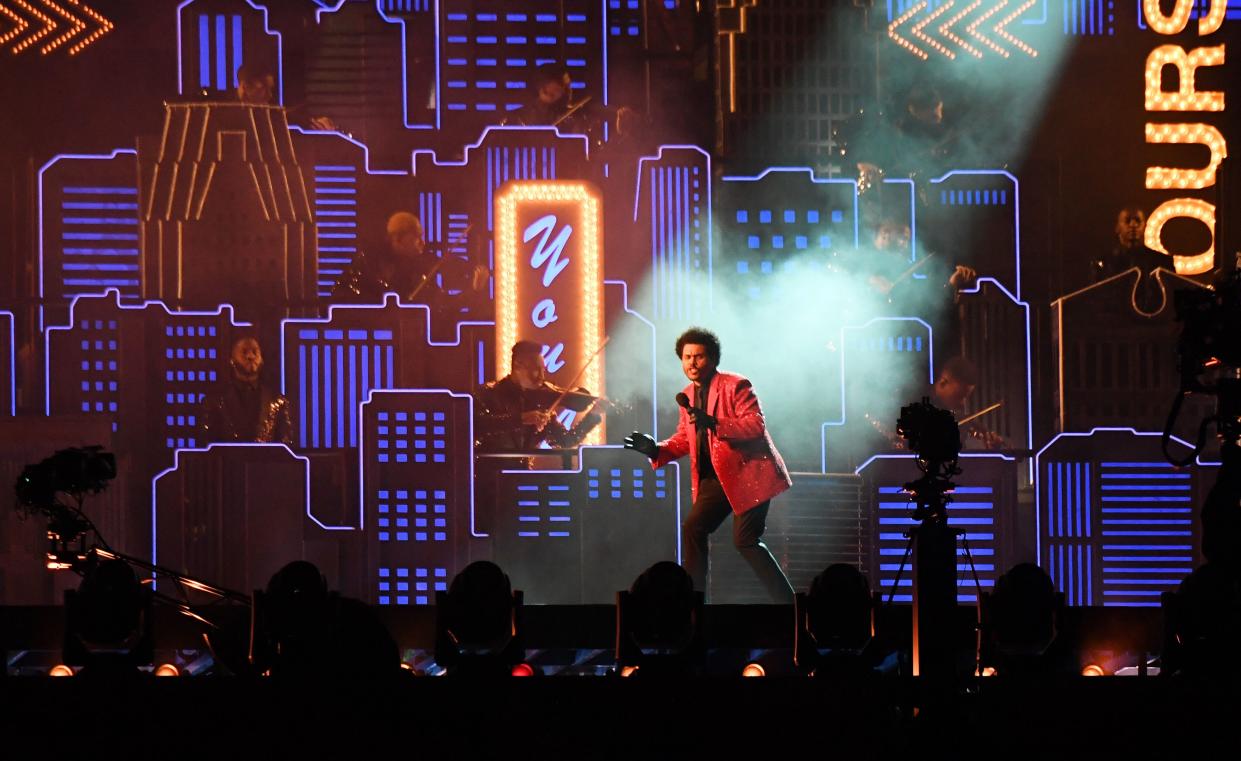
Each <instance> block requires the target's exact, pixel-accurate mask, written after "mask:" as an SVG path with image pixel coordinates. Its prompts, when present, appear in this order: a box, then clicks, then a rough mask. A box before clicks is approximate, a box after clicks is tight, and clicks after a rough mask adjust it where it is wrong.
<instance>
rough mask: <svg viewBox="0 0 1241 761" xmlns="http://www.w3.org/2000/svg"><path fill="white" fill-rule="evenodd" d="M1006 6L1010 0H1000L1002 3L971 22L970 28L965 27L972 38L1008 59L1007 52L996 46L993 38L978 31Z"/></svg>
mask: <svg viewBox="0 0 1241 761" xmlns="http://www.w3.org/2000/svg"><path fill="white" fill-rule="evenodd" d="M1006 5H1008V0H1000V2H998V3H996V5H995V6H994V7H993V8H989V9H987V12H986V13H984V14H982V15H981V16H979V17H978V18H976V19H974V20H973V21H971V22H970V24H969V26H967V27H965V31H966V32H967V33H968V34H969V35H970V36H971V37H973V38H975V39H977V40H978V41H979V42H981V43H982V44H984V45H986V46H987V47H989V48H991V49H992V50H994V51H995V52H997V53H999V54H1000V55H1002V56H1004V57H1005V58H1008V51H1007V50H1005V49H1004V48H1002V47H1000V46H999V45H997V44H995V43H994V42H992V41H991V38H989V37H986V36H984V35H983V34H982V33H980V32H979V31H978V27H979V25H981V24H982V22H984V21H986V20H987V19H989V18H991V17H992V16H994V15H995V14H997V13H999V12H1000V11H1001V10H1003V8H1004V6H1006Z"/></svg>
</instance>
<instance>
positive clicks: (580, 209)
mask: <svg viewBox="0 0 1241 761" xmlns="http://www.w3.org/2000/svg"><path fill="white" fill-rule="evenodd" d="M495 204H496V208H495V212H496V368H497V372H498V374H499V375H501V376H503V375H507V374H508V373H509V372H510V371H511V370H512V366H511V365H512V361H511V357H510V355H509V352H510V350H511V349H512V347H513V344H515V343H517V342H518V341H520V340H528V341H535V342H537V343H540V344H542V346H543V360H544V362H545V363H546V365H547V375H548V378H549V379H550V380H551V381H552V382H553V383H556V384H558V385H562V386H563V385H569V384H570V383H573V379H574V377H575V376H577V375H578V372H579V371H581V370H582V367H583V366H585V368H586V369H585V371H584V372H582V374H581V379H580V380H579V381H577V383H576V385H581V386H585V387H586V388H588V389H589V390H590V391H591V392H592V393H595V394H602V393H603V392H604V389H603V377H604V375H603V356H602V353H600V355H599V356H597V357H596V356H594V355H595V353H596V352H597V351H598V350H599V347H600V346H602V345H603V259H602V241H603V229H602V224H601V221H600V216H601V209H602V204H601V203H600V199H599V192H598V190H596V189H595V188H594V187H592V186H591V185H589V184H587V183H584V182H567V181H554V180H529V181H522V180H519V181H514V182H509V183H506V184H505V185H503V186H502V187H501V188H500V190H499V192H497V193H496V200H495ZM592 357H594V358H593V359H592ZM585 443H587V444H602V443H603V427H602V426H600V427H598V428H596V429H595V430H594V431H592V432H591V433H590V435H589V436H587V438H586V440H585Z"/></svg>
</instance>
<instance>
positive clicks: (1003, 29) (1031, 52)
mask: <svg viewBox="0 0 1241 761" xmlns="http://www.w3.org/2000/svg"><path fill="white" fill-rule="evenodd" d="M1035 2H1037V0H1026V1H1025V2H1024V3H1022V4H1021V5H1019V6H1017V10H1015V11H1013V12H1012V13H1010V14H1008V15H1007V16H1005V17H1004V20H1003V21H1001V22H1000V23H998V24H996V25H995V33H996V34H998V35H1000V36H1001V37H1003V38H1004V39H1005V40H1006V41H1007V42H1008V44H1009V45H1012V46H1013V47H1015V48H1017V49H1018V50H1020V51H1021V52H1022V53H1025V54H1026V55H1028V56H1030V57H1031V58H1038V51H1037V50H1035V49H1034V48H1032V47H1030V46H1029V45H1027V44H1026V43H1024V42H1022V41H1021V40H1019V39H1017V38H1016V37H1014V36H1013V35H1012V33H1011V32H1009V31H1008V28H1007V27H1008V25H1009V24H1010V23H1012V21H1013V19H1015V18H1017V17H1018V16H1020V15H1021V14H1023V13H1025V12H1026V11H1028V10H1030V6H1032V5H1034V3H1035Z"/></svg>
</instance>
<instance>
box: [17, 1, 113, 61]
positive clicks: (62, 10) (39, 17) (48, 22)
mask: <svg viewBox="0 0 1241 761" xmlns="http://www.w3.org/2000/svg"><path fill="white" fill-rule="evenodd" d="M38 6H42V7H43V8H44V9H46V10H47V11H50V14H49V13H45V12H44V11H43V10H40V8H39V7H38ZM23 14H24V16H23ZM0 15H3V16H5V17H6V18H8V19H9V20H10V21H12V22H13V23H14V24H16V26H15V27H13V28H12V29H10V30H9V31H7V32H5V33H4V34H3V35H2V36H0V45H6V44H8V43H10V42H11V43H14V45H13V48H12V52H13V54H14V55H17V54H19V53H21V52H23V51H25V50H26V49H27V48H29V47H32V46H33V45H35V44H37V43H39V42H40V41H44V40H46V41H45V42H44V44H43V46H42V47H41V48H39V52H40V53H41V54H43V55H47V54H49V53H51V52H53V51H55V50H56V49H58V48H61V47H64V46H65V45H68V44H69V43H73V44H72V46H71V47H70V48H69V55H71V56H72V55H77V54H78V53H80V52H81V51H82V50H83V49H84V48H85V47H86V46H88V45H90V44H91V43H93V42H95V41H96V40H98V39H99V38H100V37H102V36H103V35H105V34H107V33H108V32H110V31H112V29H113V28H114V25H113V23H112V22H111V21H109V20H108V19H106V18H104V17H103V15H102V14H100V13H99V12H98V11H96V10H95V9H94V8H91V7H90V6H89V5H87V4H86V3H85V2H82V0H37V2H36V0H0ZM53 16H55V17H59V20H58V19H57V18H54V17H53ZM32 19H33V21H32ZM34 22H37V24H36V23H34ZM92 25H93V26H94V30H93V31H89V33H87V32H88V30H90V29H91V26H92ZM32 30H33V32H32ZM58 30H60V31H59V32H58V33H57V34H55V36H52V35H53V33H54V32H57V31H58ZM31 32H32V33H31ZM28 33H30V34H29V36H26V35H27V34H28ZM49 37H50V39H48V38H49ZM75 38H76V42H74V39H75Z"/></svg>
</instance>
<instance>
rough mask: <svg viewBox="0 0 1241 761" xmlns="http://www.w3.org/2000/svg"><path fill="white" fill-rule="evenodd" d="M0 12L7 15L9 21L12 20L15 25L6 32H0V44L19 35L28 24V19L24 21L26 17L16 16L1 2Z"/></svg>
mask: <svg viewBox="0 0 1241 761" xmlns="http://www.w3.org/2000/svg"><path fill="white" fill-rule="evenodd" d="M0 13H3V14H4V15H5V16H7V17H8V19H9V21H12V22H13V23H14V24H15V25H16V26H14V27H13V28H12V29H10V30H9V31H8V32H6V33H4V34H0V45H4V44H7V43H8V41H9V40H11V39H14V38H16V37H20V36H21V34H22V32H24V31H26V27H28V26H30V22H29V21H26V19H24V18H22V17H21V16H18V15H17V14H16V13H14V12H13V11H11V10H9V9H8V8H7V7H5V6H4V5H3V4H0Z"/></svg>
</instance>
